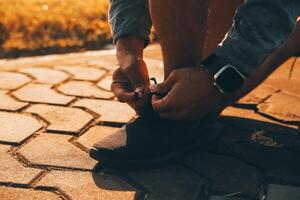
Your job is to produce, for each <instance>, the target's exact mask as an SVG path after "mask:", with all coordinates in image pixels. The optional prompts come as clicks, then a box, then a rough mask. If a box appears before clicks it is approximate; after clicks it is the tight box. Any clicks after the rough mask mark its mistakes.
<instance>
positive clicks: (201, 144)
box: [89, 124, 221, 170]
mask: <svg viewBox="0 0 300 200" xmlns="http://www.w3.org/2000/svg"><path fill="white" fill-rule="evenodd" d="M205 132H207V133H208V135H209V137H202V138H199V140H198V141H197V142H195V143H194V144H193V145H190V146H188V147H186V148H180V149H176V150H174V151H172V152H170V153H168V154H165V155H162V156H160V157H159V158H151V159H146V160H121V159H114V158H111V157H108V156H105V155H103V154H101V151H99V150H97V149H94V148H92V149H91V150H90V152H89V155H90V157H91V158H93V159H95V160H97V161H99V162H101V163H103V165H104V166H106V167H109V168H114V169H126V170H130V169H145V168H155V167H159V166H161V165H165V164H168V163H171V162H172V161H175V160H177V159H179V158H181V157H183V156H185V155H187V154H189V153H192V152H193V151H196V150H197V151H200V150H204V149H206V148H207V147H208V145H210V144H211V143H212V142H213V141H214V140H215V139H217V138H218V136H219V135H220V132H221V125H219V124H217V125H216V126H214V127H210V128H208V129H207V130H205Z"/></svg>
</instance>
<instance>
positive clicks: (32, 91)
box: [12, 83, 74, 105]
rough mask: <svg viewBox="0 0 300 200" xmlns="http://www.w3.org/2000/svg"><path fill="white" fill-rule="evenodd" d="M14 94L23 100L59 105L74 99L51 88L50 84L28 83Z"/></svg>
mask: <svg viewBox="0 0 300 200" xmlns="http://www.w3.org/2000/svg"><path fill="white" fill-rule="evenodd" d="M12 94H13V95H14V96H16V97H17V98H18V99H20V100H22V101H28V102H35V103H49V104H59V105H66V104H68V103H70V102H71V101H72V100H73V99H74V97H69V96H65V95H63V94H59V93H58V92H56V91H55V90H53V89H51V86H50V85H43V84H34V83H31V84H28V85H26V86H24V87H22V88H20V89H18V90H17V91H15V92H13V93H12Z"/></svg>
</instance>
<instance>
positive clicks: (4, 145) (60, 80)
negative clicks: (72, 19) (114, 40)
mask: <svg viewBox="0 0 300 200" xmlns="http://www.w3.org/2000/svg"><path fill="white" fill-rule="evenodd" d="M146 57H147V59H146V62H147V63H148V65H149V68H150V73H151V75H152V76H154V77H156V78H158V79H160V80H161V79H162V62H161V55H160V51H159V49H158V48H157V46H151V47H150V48H149V49H148V50H147V52H146ZM292 62H293V60H292V59H291V60H289V61H288V62H287V63H285V64H284V65H283V66H282V67H281V68H280V69H279V70H278V71H276V72H275V73H274V74H273V75H272V76H271V77H270V78H269V79H268V80H267V81H266V82H265V83H264V84H263V85H261V86H260V87H259V88H257V89H256V90H255V91H254V92H252V93H251V94H249V95H248V96H247V97H245V98H243V99H242V100H241V101H240V102H239V104H236V105H235V106H234V107H229V108H228V109H226V110H225V111H224V113H223V114H222V118H221V119H220V121H221V123H222V124H223V128H224V130H223V135H222V138H220V139H219V140H218V141H216V142H215V143H214V144H213V145H212V146H211V148H210V149H209V150H208V151H207V152H205V153H200V152H199V153H196V154H195V155H191V156H189V157H186V158H183V159H181V160H179V161H177V162H176V163H174V164H171V165H169V166H165V167H162V168H159V169H153V170H145V171H136V172H125V171H123V172H116V171H114V172H113V171H108V170H105V169H103V168H102V167H101V163H100V164H97V163H96V162H95V161H94V160H92V159H90V158H89V157H88V154H87V152H88V149H89V148H90V147H91V145H92V144H93V142H94V141H96V140H97V138H100V137H103V136H105V135H107V134H111V133H112V132H113V131H115V130H116V129H117V128H118V127H120V126H121V125H122V124H124V123H125V122H128V121H130V120H131V119H132V118H133V117H134V112H133V111H132V110H131V109H130V108H128V107H127V106H126V105H124V104H120V103H118V102H116V101H115V100H114V97H113V95H112V93H111V92H109V84H110V75H111V71H112V70H113V68H114V66H115V60H114V56H113V51H110V50H108V51H98V52H86V53H77V54H69V55H59V56H44V57H36V58H22V59H17V60H0V66H1V69H2V70H3V71H2V72H0V89H1V90H0V109H1V111H0V124H1V125H0V198H1V199H5V200H6V199H9V200H11V199H13V200H16V199H26V200H27V199H43V200H44V199H78V200H85V199H87V200H91V199H99V200H100V199H101V200H106V199H107V200H112V199H156V200H168V199H170V200H173V199H178V200H190V199H199V200H202V199H210V200H219V199H244V200H246V199H248V200H250V199H264V198H265V199H267V200H299V199H300V135H299V125H300V59H299V60H298V62H297V63H296V67H295V69H294V71H293V73H292V74H291V76H290V71H291V70H290V66H291V64H292Z"/></svg>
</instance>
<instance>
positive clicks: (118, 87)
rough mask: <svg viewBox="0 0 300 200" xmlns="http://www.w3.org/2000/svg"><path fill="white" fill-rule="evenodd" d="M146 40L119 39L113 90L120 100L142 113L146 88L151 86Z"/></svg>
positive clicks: (134, 38) (145, 99)
mask: <svg viewBox="0 0 300 200" xmlns="http://www.w3.org/2000/svg"><path fill="white" fill-rule="evenodd" d="M143 49H144V41H143V40H141V39H139V38H137V37H134V36H129V37H124V38H120V39H119V40H118V41H117V60H118V65H119V66H118V68H117V69H116V70H115V72H114V74H113V83H112V84H111V90H112V92H113V93H114V94H115V95H116V97H117V98H118V100H119V101H121V102H126V103H128V104H129V105H130V106H131V107H132V108H133V109H135V110H136V112H137V113H138V114H140V113H141V112H142V111H143V109H144V107H145V104H146V101H147V97H146V91H145V88H146V87H147V86H149V75H148V71H147V67H146V64H145V62H144V61H143Z"/></svg>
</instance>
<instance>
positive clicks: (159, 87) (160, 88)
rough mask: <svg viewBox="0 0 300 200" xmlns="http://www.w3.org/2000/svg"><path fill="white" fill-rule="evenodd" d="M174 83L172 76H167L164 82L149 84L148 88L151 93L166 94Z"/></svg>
mask: <svg viewBox="0 0 300 200" xmlns="http://www.w3.org/2000/svg"><path fill="white" fill-rule="evenodd" d="M175 83H176V80H175V78H174V77H173V76H169V77H168V78H167V79H166V80H165V81H164V82H162V83H160V84H156V85H150V86H149V88H150V91H151V92H152V93H157V94H167V93H168V92H169V91H170V90H171V89H172V87H173V86H174V84H175Z"/></svg>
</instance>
